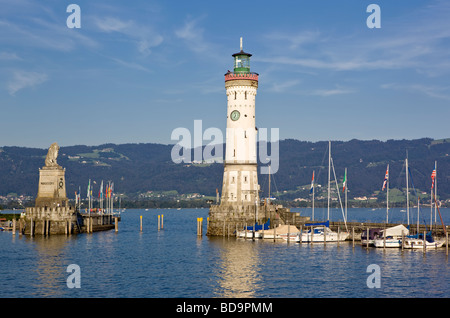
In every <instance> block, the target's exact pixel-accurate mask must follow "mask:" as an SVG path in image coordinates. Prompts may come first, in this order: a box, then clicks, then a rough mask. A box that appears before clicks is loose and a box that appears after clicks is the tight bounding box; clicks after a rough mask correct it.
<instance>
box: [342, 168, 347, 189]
mask: <svg viewBox="0 0 450 318" xmlns="http://www.w3.org/2000/svg"><path fill="white" fill-rule="evenodd" d="M346 187H347V170H345V175H344V182H343V183H342V192H345V188H346Z"/></svg>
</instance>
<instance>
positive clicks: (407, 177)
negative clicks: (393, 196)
mask: <svg viewBox="0 0 450 318" xmlns="http://www.w3.org/2000/svg"><path fill="white" fill-rule="evenodd" d="M405 161H406V219H407V220H408V225H409V167H408V152H406V159H405Z"/></svg>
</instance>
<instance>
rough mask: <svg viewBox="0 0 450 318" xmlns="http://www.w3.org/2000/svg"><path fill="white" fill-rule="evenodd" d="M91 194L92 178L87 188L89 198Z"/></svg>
mask: <svg viewBox="0 0 450 318" xmlns="http://www.w3.org/2000/svg"><path fill="white" fill-rule="evenodd" d="M90 194H91V179H89V183H88V188H87V198H89V195H90Z"/></svg>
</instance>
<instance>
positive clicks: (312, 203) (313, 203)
mask: <svg viewBox="0 0 450 318" xmlns="http://www.w3.org/2000/svg"><path fill="white" fill-rule="evenodd" d="M314 188H315V186H314V170H313V180H312V191H313V197H312V221H314Z"/></svg>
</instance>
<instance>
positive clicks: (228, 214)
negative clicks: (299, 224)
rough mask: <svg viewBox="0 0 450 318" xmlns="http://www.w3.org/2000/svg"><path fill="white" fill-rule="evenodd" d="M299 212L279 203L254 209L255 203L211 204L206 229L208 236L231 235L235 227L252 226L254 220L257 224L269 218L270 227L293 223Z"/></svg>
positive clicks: (239, 228)
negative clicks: (291, 210)
mask: <svg viewBox="0 0 450 318" xmlns="http://www.w3.org/2000/svg"><path fill="white" fill-rule="evenodd" d="M296 217H300V215H299V213H291V212H290V209H289V208H283V207H282V206H280V205H264V204H262V205H260V206H258V209H257V211H256V205H255V204H253V205H251V204H249V205H232V204H221V205H211V207H210V208H209V217H208V229H207V232H206V235H209V236H228V235H230V236H233V235H235V231H236V229H238V230H241V229H242V228H243V227H244V226H253V225H254V224H255V221H256V222H258V224H259V225H261V224H264V223H266V222H267V221H268V220H270V228H273V227H275V226H278V225H279V224H286V223H289V224H294V223H296V221H295V218H296Z"/></svg>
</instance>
